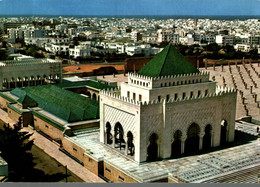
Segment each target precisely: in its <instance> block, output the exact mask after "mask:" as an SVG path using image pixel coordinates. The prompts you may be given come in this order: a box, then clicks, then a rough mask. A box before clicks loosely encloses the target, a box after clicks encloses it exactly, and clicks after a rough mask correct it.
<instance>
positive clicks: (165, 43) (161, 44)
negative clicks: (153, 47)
mask: <svg viewBox="0 0 260 187" xmlns="http://www.w3.org/2000/svg"><path fill="white" fill-rule="evenodd" d="M169 43H170V42H167V41H162V42H161V43H160V45H159V47H160V48H165V47H166V46H167V45H168V44H169Z"/></svg>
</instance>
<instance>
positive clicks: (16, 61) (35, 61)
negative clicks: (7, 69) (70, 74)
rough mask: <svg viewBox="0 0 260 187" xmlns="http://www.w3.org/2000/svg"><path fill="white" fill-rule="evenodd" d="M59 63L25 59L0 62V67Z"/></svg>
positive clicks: (44, 59)
mask: <svg viewBox="0 0 260 187" xmlns="http://www.w3.org/2000/svg"><path fill="white" fill-rule="evenodd" d="M57 62H59V61H57V60H53V59H47V58H42V59H35V58H26V59H24V60H5V61H0V66H8V65H23V64H43V63H57Z"/></svg>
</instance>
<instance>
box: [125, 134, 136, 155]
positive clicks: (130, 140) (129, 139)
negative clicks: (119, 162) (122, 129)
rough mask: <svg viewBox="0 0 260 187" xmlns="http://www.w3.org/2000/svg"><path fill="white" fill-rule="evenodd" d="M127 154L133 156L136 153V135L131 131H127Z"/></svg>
mask: <svg viewBox="0 0 260 187" xmlns="http://www.w3.org/2000/svg"><path fill="white" fill-rule="evenodd" d="M127 146H128V150H127V155H130V156H133V155H134V154H135V146H134V136H133V134H132V132H131V131H129V132H128V133H127Z"/></svg>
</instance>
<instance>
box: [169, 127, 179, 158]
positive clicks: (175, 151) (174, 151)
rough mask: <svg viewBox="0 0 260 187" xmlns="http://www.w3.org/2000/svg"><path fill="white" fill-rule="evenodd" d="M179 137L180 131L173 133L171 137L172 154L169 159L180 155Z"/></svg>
mask: <svg viewBox="0 0 260 187" xmlns="http://www.w3.org/2000/svg"><path fill="white" fill-rule="evenodd" d="M181 136H182V132H181V131H180V130H177V131H175V133H174V135H173V137H174V141H173V142H172V154H171V157H173V158H176V157H179V156H180V155H181Z"/></svg>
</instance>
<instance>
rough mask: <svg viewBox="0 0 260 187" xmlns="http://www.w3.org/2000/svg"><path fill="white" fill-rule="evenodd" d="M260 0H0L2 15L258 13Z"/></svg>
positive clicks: (259, 13)
mask: <svg viewBox="0 0 260 187" xmlns="http://www.w3.org/2000/svg"><path fill="white" fill-rule="evenodd" d="M259 5H260V0H230V1H225V0H220V1H214V0H160V1H159V0H131V1H129V0H125V1H120V0H95V1H89V0H73V1H70V0H63V1H61V0H19V1H18V0H0V12H1V15H90V16H97V15H108V16H109V15H115V16H116V15H118V16H123V15H126V16H127V15H205V16H207V15H209V16H210V15H238V16H240V15H251V16H252V15H260V9H259Z"/></svg>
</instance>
